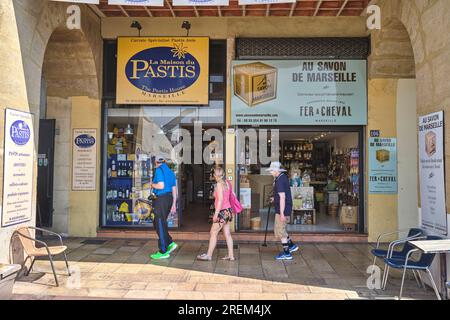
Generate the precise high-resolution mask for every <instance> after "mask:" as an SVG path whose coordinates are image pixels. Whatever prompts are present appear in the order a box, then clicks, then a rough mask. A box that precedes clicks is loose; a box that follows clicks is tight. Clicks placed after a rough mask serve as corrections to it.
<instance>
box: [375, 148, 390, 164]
mask: <svg viewBox="0 0 450 320" xmlns="http://www.w3.org/2000/svg"><path fill="white" fill-rule="evenodd" d="M390 158H391V154H390V152H389V151H388V150H377V160H378V161H379V162H388V161H389V160H390Z"/></svg>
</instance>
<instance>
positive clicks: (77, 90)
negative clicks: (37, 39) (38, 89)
mask: <svg viewBox="0 0 450 320" xmlns="http://www.w3.org/2000/svg"><path fill="white" fill-rule="evenodd" d="M42 75H43V78H44V79H45V84H46V93H47V96H51V97H61V98H68V97H73V96H88V97H91V98H95V99H98V98H99V89H100V88H99V83H98V77H97V71H96V68H95V60H94V57H93V54H92V50H91V48H90V46H89V42H88V41H87V39H86V37H85V35H84V33H83V32H82V31H81V30H68V29H67V28H65V27H58V28H56V29H55V30H54V31H53V33H52V35H51V37H50V39H49V42H48V44H47V49H46V51H45V56H44V61H43V70H42Z"/></svg>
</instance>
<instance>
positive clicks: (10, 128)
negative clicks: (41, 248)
mask: <svg viewBox="0 0 450 320" xmlns="http://www.w3.org/2000/svg"><path fill="white" fill-rule="evenodd" d="M33 120H34V119H33V115H32V114H30V113H27V112H22V111H16V110H12V109H6V110H5V131H4V137H5V145H4V159H3V175H4V176H3V178H4V181H3V213H2V227H7V226H11V225H15V224H19V223H23V222H27V221H30V220H31V216H32V203H33V201H32V199H33V171H34V147H35V145H34V126H33Z"/></svg>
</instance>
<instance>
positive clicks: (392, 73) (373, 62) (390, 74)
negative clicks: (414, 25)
mask: <svg viewBox="0 0 450 320" xmlns="http://www.w3.org/2000/svg"><path fill="white" fill-rule="evenodd" d="M382 17H383V20H382V28H381V30H375V31H373V32H372V33H371V43H372V53H371V56H370V58H369V66H370V69H369V76H370V78H415V75H416V70H415V55H414V50H413V47H412V42H411V40H410V36H409V33H408V30H407V29H406V27H405V25H404V24H403V22H402V21H401V20H400V19H398V18H397V17H392V16H389V15H388V16H387V15H386V14H385V11H384V8H383V10H382Z"/></svg>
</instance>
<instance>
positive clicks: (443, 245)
mask: <svg viewBox="0 0 450 320" xmlns="http://www.w3.org/2000/svg"><path fill="white" fill-rule="evenodd" d="M408 242H409V243H410V244H411V245H412V246H414V247H415V248H417V249H419V250H420V251H422V252H423V253H434V254H439V255H440V256H441V288H442V299H443V300H448V293H447V285H446V284H447V253H450V239H445V240H424V241H408Z"/></svg>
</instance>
